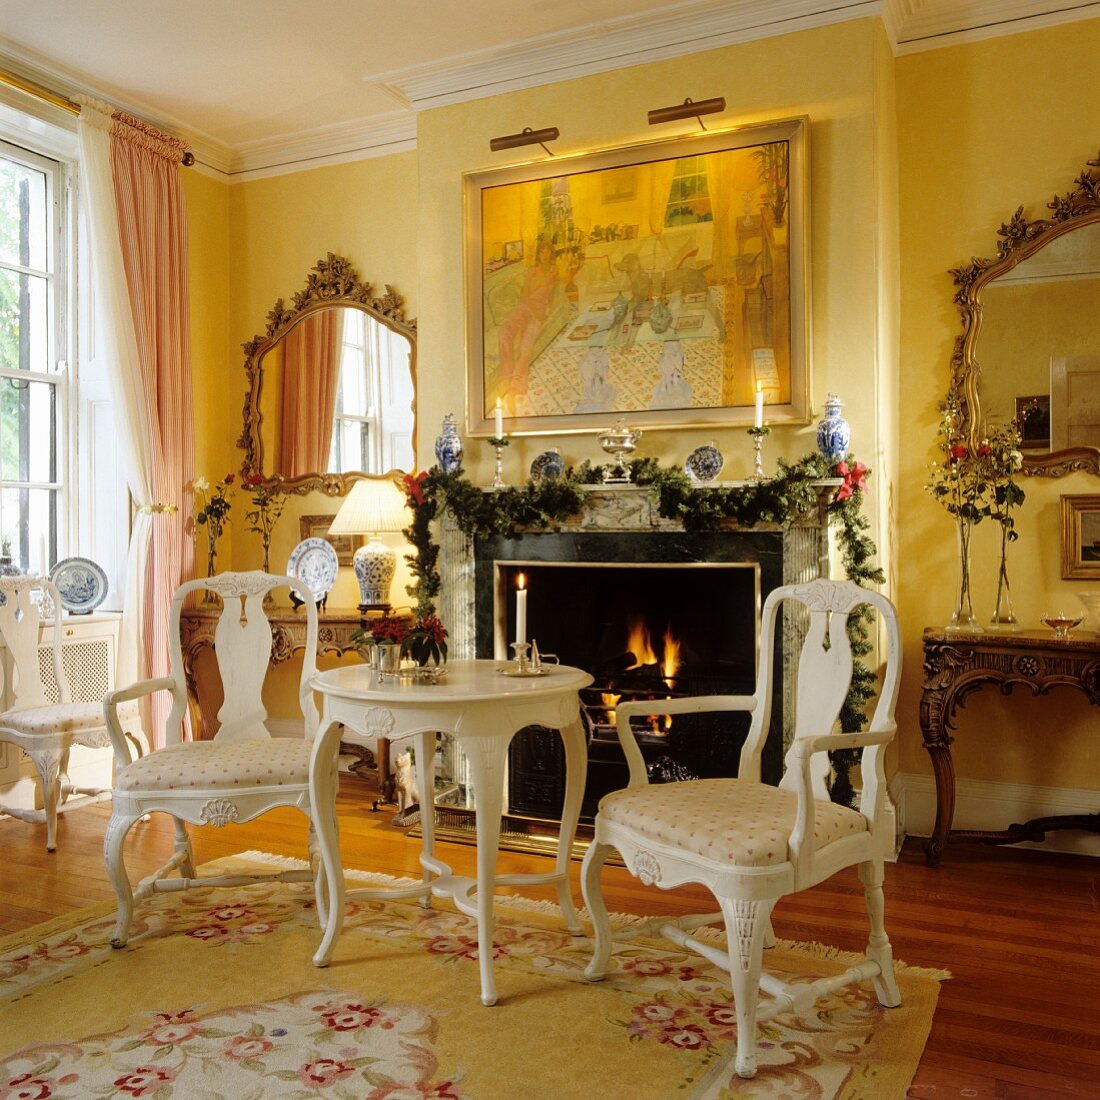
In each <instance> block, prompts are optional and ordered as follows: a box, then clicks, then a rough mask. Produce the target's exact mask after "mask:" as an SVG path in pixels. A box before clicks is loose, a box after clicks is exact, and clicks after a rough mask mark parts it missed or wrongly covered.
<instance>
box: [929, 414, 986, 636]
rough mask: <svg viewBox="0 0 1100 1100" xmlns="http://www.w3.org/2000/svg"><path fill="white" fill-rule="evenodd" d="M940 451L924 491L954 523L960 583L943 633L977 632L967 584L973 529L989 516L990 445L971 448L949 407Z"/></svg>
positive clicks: (979, 629) (945, 417) (943, 423)
mask: <svg viewBox="0 0 1100 1100" xmlns="http://www.w3.org/2000/svg"><path fill="white" fill-rule="evenodd" d="M938 434H939V439H940V449H941V451H942V452H943V457H942V459H941V460H940V461H938V462H934V463H933V464H932V468H931V472H930V475H929V478H928V482H927V484H926V485H925V489H926V490H927V491H928V492H929V493H930V494H931V495H932V498H933V499H934V500H937V501H938V502H939V503H940V504H941V505H943V507H944V508H945V509H946V510H947V512H948V514H949V515H950V516H951V517H952V518H953V519H954V520H955V533H956V539H957V553H958V562H959V582H958V588H957V590H956V595H955V610H954V612H953V613H952V615H951V620H950V622H948V624H947V626H946V628H945V629H946V630H948V631H951V632H954V631H967V632H971V631H973V632H980V631H981V629H982V628H981V627H980V626H979V625H978V620H977V618H976V617H975V615H974V595H973V592H972V590H971V585H970V558H971V539H972V537H973V534H974V528H975V526H976V525H977V524H979V523H980V522H981V521H982V520H983V519H984V518H985V517H986V516H988V515H990V493H991V486H990V481H989V473H988V463H987V462H986V459H987V457H988V453H989V450H990V448H989V443H988V441H984V442H983V443H981V444H979V445H978V446H977V447H975V446H972V445H971V444H970V442H969V441H968V440H967V438H966V437H965V436H964V435H963V433H962V432H961V430H960V428H959V415H958V410H957V409H956V408H955V407H954V406H952V405H949V406H948V407H947V408H946V409H945V410H944V413H943V416H942V418H941V419H940V426H939V432H938Z"/></svg>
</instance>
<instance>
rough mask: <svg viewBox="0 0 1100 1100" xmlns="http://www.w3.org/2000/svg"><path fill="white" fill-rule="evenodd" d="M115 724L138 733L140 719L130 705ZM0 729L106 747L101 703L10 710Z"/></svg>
mask: <svg viewBox="0 0 1100 1100" xmlns="http://www.w3.org/2000/svg"><path fill="white" fill-rule="evenodd" d="M119 722H120V723H121V725H122V728H123V729H124V730H127V731H129V732H130V733H134V734H136V733H139V732H140V731H141V716H140V715H139V714H138V708H137V703H130V704H129V705H128V706H127V707H125V708H123V709H121V710H120V711H119ZM0 726H5V727H7V728H8V729H11V730H18V732H19V733H23V734H27V735H28V736H33V735H34V734H49V733H67V734H70V735H71V736H72V740H73V741H74V742H76V743H77V744H79V745H84V744H89V745H93V746H96V747H99V746H105V745H109V744H110V743H111V739H110V737H108V736H107V723H106V722H105V721H104V720H103V703H102V702H101V701H100V700H98V699H96V700H94V701H93V702H90V703H51V704H50V705H49V706H45V707H13V708H12V709H11V710H6V711H4V712H3V713H2V714H0Z"/></svg>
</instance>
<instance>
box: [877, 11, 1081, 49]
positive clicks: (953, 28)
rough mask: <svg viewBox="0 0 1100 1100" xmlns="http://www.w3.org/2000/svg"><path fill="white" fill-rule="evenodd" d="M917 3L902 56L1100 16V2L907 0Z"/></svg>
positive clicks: (902, 33) (904, 33) (900, 40)
mask: <svg viewBox="0 0 1100 1100" xmlns="http://www.w3.org/2000/svg"><path fill="white" fill-rule="evenodd" d="M903 2H908V3H911V6H912V11H911V12H909V13H908V14H907V15H906V17H905V18H904V20H903V21H902V23H901V26H900V28H899V30H898V33H897V37H896V46H895V51H894V52H895V53H896V54H898V55H899V56H902V55H905V54H911V53H922V52H924V51H925V50H934V49H940V48H941V47H944V46H955V45H958V44H960V43H963V42H977V41H980V40H982V39H987V38H1000V37H1003V36H1005V35H1011V34H1022V33H1023V32H1024V31H1031V30H1038V29H1039V28H1041V27H1054V26H1058V25H1059V24H1063V23H1076V22H1078V21H1079V20H1082V19H1096V18H1100V3H1098V2H1097V0H944V2H936V3H928V2H927V0H915V2H914V0H903Z"/></svg>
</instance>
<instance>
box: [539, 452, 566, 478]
mask: <svg viewBox="0 0 1100 1100" xmlns="http://www.w3.org/2000/svg"><path fill="white" fill-rule="evenodd" d="M564 473H565V459H564V458H562V457H561V453H560V452H559V451H543V452H542V454H540V455H538V456H537V457H536V458H535V460H534V461H533V462H532V463H531V477H532V479H533V480H534V481H538V480H539V478H547V479H548V480H549V479H550V478H555V477H561V475H562V474H564Z"/></svg>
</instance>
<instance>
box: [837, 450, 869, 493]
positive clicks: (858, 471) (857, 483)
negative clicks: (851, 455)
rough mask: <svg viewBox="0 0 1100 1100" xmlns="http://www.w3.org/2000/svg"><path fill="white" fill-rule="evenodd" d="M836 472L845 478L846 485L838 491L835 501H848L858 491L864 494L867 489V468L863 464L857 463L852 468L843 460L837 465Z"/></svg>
mask: <svg viewBox="0 0 1100 1100" xmlns="http://www.w3.org/2000/svg"><path fill="white" fill-rule="evenodd" d="M836 472H837V473H838V474H840V476H841V477H842V478H844V484H843V485H841V486H840V488H839V489H837V491H836V496H835V497H833V500H836V501H841V500H847V499H848V498H849V497H850V496H851V495H852V493H854V492H855V491H856V490H857V489H858V490H859V491H860V492H861V493H862V492H863V490H864V489H865V488H866V487H867V467H866V466H864V465H863V463H862V462H857V463H856V464H855V465H854V466H851V467H850V466H849V465H848V463H847V462H845V461H844V460H843V459H841V460H840V461H839V462H838V463H837V464H836Z"/></svg>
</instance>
